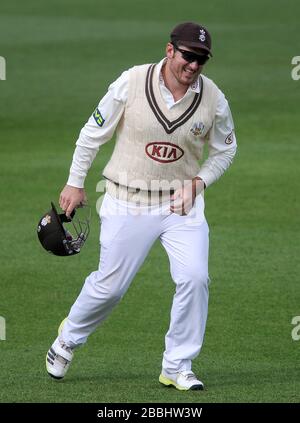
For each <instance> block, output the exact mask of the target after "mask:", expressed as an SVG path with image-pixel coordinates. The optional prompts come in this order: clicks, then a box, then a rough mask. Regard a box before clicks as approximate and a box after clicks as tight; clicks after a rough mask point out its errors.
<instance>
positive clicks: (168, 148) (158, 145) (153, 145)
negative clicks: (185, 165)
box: [145, 141, 184, 163]
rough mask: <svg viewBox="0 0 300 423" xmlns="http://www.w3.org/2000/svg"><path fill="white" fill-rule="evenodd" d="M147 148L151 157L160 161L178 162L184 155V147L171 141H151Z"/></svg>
mask: <svg viewBox="0 0 300 423" xmlns="http://www.w3.org/2000/svg"><path fill="white" fill-rule="evenodd" d="M145 150H146V153H147V155H148V156H149V157H150V158H151V159H153V160H155V161H157V162H160V163H171V162H176V160H179V159H180V158H181V157H182V156H183V155H184V151H183V149H182V148H180V147H178V145H175V144H171V143H170V142H159V141H158V142H150V143H149V144H147V145H146V148H145Z"/></svg>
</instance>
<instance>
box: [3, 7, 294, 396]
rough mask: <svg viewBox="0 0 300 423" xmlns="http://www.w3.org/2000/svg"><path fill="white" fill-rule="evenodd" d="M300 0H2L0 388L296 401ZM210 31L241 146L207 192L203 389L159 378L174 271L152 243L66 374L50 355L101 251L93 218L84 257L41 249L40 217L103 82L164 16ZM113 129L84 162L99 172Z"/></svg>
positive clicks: (159, 45) (141, 49)
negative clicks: (2, 325) (52, 370)
mask: <svg viewBox="0 0 300 423" xmlns="http://www.w3.org/2000/svg"><path fill="white" fill-rule="evenodd" d="M299 14H300V4H299V2H298V1H297V0H285V1H283V0H277V1H276V2H274V1H273V0H253V1H251V2H250V1H249V2H242V1H239V0H234V1H227V2H224V1H222V0H219V1H218V0H211V1H209V2H199V1H196V0H193V1H190V2H188V3H187V2H185V4H183V2H182V1H179V0H173V1H172V4H171V3H170V2H167V1H166V2H164V1H158V0H152V1H151V2H149V1H143V0H139V1H138V0H127V1H126V2H125V1H122V0H114V1H108V0H105V1H104V0H100V1H95V0H87V1H85V2H81V1H79V0H75V1H74V0H73V1H71V0H60V1H59V0H55V1H52V2H45V1H40V2H35V1H33V0H28V1H26V2H23V3H21V2H19V1H16V0H10V1H9V2H7V3H6V4H2V5H1V6H0V56H3V57H5V58H6V62H7V70H6V73H7V75H6V77H7V80H6V81H0V142H1V155H0V157H1V167H0V172H1V207H0V213H1V237H0V243H1V279H0V287H1V290H0V315H1V316H3V317H5V319H6V340H1V341H0V363H1V364H0V366H1V371H0V387H1V389H0V401H1V402H98V403H100V402H106V403H111V402H124V403H125V402H149V403H150V402H151V403H155V402H178V403H180V402H191V403H199V402H200V403H202V402H204V403H207V402H263V403H264V402H299V401H300V377H299V376H300V375H299V363H300V361H299V354H300V341H298V342H297V341H293V340H292V337H291V331H292V328H293V326H292V325H291V320H292V318H293V317H294V316H297V315H300V286H299V275H300V265H299V254H300V251H299V245H300V235H299V212H300V207H299V201H298V196H299V187H300V183H299V153H300V146H299V134H300V120H299V99H300V81H294V80H292V78H291V70H292V65H291V59H292V57H293V56H297V55H300V50H299V38H300V37H299ZM184 20H199V21H200V22H202V23H203V24H205V25H206V26H207V27H208V28H209V29H210V31H211V33H212V36H213V42H214V58H213V60H211V63H209V64H208V65H207V67H206V70H205V73H206V74H207V75H208V76H209V77H211V78H212V79H214V81H215V82H216V83H217V84H218V85H219V86H220V88H221V89H222V90H223V91H224V92H225V94H226V95H227V97H228V99H229V101H230V105H231V109H232V112H233V116H234V120H235V125H236V133H237V138H238V143H239V152H238V155H237V157H236V160H235V163H234V165H233V166H232V167H231V168H230V170H229V171H228V173H227V174H226V175H225V176H224V177H223V178H222V179H221V180H220V181H219V182H218V183H216V184H215V185H213V186H212V187H211V188H209V190H208V191H207V194H206V216H207V219H208V222H209V224H210V234H211V238H210V239H211V242H210V275H211V279H212V284H211V286H210V307H209V317H208V324H207V331H206V336H205V344H204V347H203V350H202V352H201V354H200V356H199V357H198V358H197V360H195V362H194V371H195V372H196V373H197V374H198V375H199V376H200V377H201V379H202V380H203V381H204V383H205V385H206V390H205V391H204V392H197V391H196V392H187V393H181V392H178V391H176V390H172V389H171V390H170V389H166V388H163V387H161V386H160V385H159V383H158V376H159V373H160V368H161V358H162V352H163V349H164V335H165V332H166V330H167V327H168V322H169V311H170V305H171V299H172V295H173V291H174V286H173V283H172V281H171V278H170V275H169V271H168V261H167V257H166V255H165V253H164V251H163V249H162V248H161V247H160V245H159V244H157V245H155V247H154V248H153V249H152V251H151V254H150V256H149V257H148V259H147V260H146V262H145V264H144V266H143V267H142V268H141V270H140V271H139V273H138V275H137V277H136V278H135V280H134V282H133V284H132V286H131V288H130V289H129V291H128V293H127V295H126V296H125V298H124V300H123V301H122V303H121V304H120V306H119V307H118V308H117V309H115V311H114V313H113V314H112V315H111V316H110V318H109V319H108V320H107V321H106V322H105V323H104V325H103V326H102V327H101V328H99V329H98V330H97V331H96V332H95V333H94V334H93V335H92V336H91V337H90V339H89V341H88V343H87V344H86V345H85V346H84V347H83V348H81V349H80V350H78V352H77V353H76V357H75V359H74V362H73V363H72V367H71V368H70V371H69V373H68V376H67V377H66V379H65V380H64V381H63V382H59V383H57V382H55V381H53V380H51V379H50V378H49V377H48V376H47V374H46V372H45V354H46V351H47V349H48V348H49V346H50V344H51V342H52V341H53V339H54V338H55V336H56V330H57V326H58V325H59V323H60V320H61V319H62V318H63V317H65V315H66V314H67V313H68V311H69V308H70V306H71V305H72V303H73V301H74V300H75V298H76V296H77V294H78V293H79V290H80V289H81V286H82V283H83V280H84V278H85V277H86V275H87V274H88V273H89V272H90V271H92V270H94V269H95V268H96V267H97V266H98V253H99V251H98V248H99V247H98V236H99V235H98V220H97V215H96V211H95V208H94V207H93V222H92V233H91V236H90V239H89V241H88V242H87V244H86V246H85V248H84V249H83V251H82V253H81V254H80V255H79V256H75V257H72V258H69V259H64V258H57V257H54V256H53V257H52V256H50V255H47V254H46V253H45V252H44V251H43V250H42V249H41V247H40V245H39V244H38V241H37V237H36V225H37V222H38V220H39V217H40V216H41V215H42V214H43V213H44V212H45V211H46V210H47V209H48V208H49V205H50V200H54V201H56V202H57V199H58V195H59V192H60V190H61V188H62V187H63V185H64V184H65V181H66V179H67V175H68V169H69V165H70V163H71V158H72V153H73V149H74V143H75V141H76V139H77V135H78V133H79V131H80V129H81V127H82V126H83V125H84V123H85V121H86V120H87V118H88V117H89V115H90V114H91V113H92V111H93V109H94V108H95V106H96V105H97V103H98V101H99V99H100V98H101V97H102V95H103V94H104V93H105V91H106V88H107V87H108V85H109V84H110V82H112V81H113V80H114V79H115V78H116V77H117V76H118V75H119V74H120V73H121V72H122V71H123V70H125V69H127V68H128V67H130V66H132V65H134V64H142V63H150V62H154V61H159V60H160V59H161V57H162V56H163V52H164V46H165V43H166V42H167V41H168V35H169V32H170V29H171V28H172V27H173V26H174V25H175V24H176V23H177V22H180V21H184ZM112 147H113V142H110V143H108V144H106V145H105V146H104V147H103V148H102V150H101V151H100V153H99V155H98V156H97V158H96V160H95V162H94V164H93V168H92V169H91V171H90V173H89V176H88V179H87V182H86V189H87V193H88V196H89V201H90V203H91V204H92V205H94V204H95V202H96V200H97V198H98V196H99V194H98V193H97V192H96V184H97V182H98V181H99V180H100V175H101V170H102V169H103V167H104V165H105V163H106V162H107V160H108V158H109V156H110V154H111V151H112Z"/></svg>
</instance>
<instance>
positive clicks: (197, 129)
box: [190, 122, 205, 137]
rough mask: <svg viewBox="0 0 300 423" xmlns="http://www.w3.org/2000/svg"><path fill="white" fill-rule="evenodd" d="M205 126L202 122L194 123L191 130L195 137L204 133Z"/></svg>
mask: <svg viewBox="0 0 300 423" xmlns="http://www.w3.org/2000/svg"><path fill="white" fill-rule="evenodd" d="M204 129H205V126H204V124H203V123H202V122H198V123H194V125H193V126H192V127H191V129H190V131H191V133H192V134H193V135H194V136H195V137H201V135H203V133H204Z"/></svg>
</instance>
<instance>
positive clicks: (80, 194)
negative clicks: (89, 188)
mask: <svg viewBox="0 0 300 423" xmlns="http://www.w3.org/2000/svg"><path fill="white" fill-rule="evenodd" d="M85 202H86V194H85V191H84V188H76V187H72V186H71V185H66V186H65V187H64V189H63V190H62V192H61V193H60V196H59V205H60V207H61V208H62V210H63V211H64V212H65V213H66V216H67V217H70V214H71V213H72V211H73V210H74V209H75V207H77V206H79V205H80V204H84V203H85Z"/></svg>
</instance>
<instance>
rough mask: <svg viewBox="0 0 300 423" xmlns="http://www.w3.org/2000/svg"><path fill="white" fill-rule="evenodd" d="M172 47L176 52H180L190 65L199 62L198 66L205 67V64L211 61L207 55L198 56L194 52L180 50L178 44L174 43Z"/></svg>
mask: <svg viewBox="0 0 300 423" xmlns="http://www.w3.org/2000/svg"><path fill="white" fill-rule="evenodd" d="M172 45H173V47H174V49H175V50H178V51H179V52H180V53H181V56H182V58H183V59H184V60H185V61H186V62H188V63H193V62H197V63H198V65H204V63H206V62H207V61H208V59H209V56H207V55H206V54H196V53H193V52H192V51H187V50H183V49H181V48H178V47H177V45H176V44H173V43H172Z"/></svg>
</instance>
